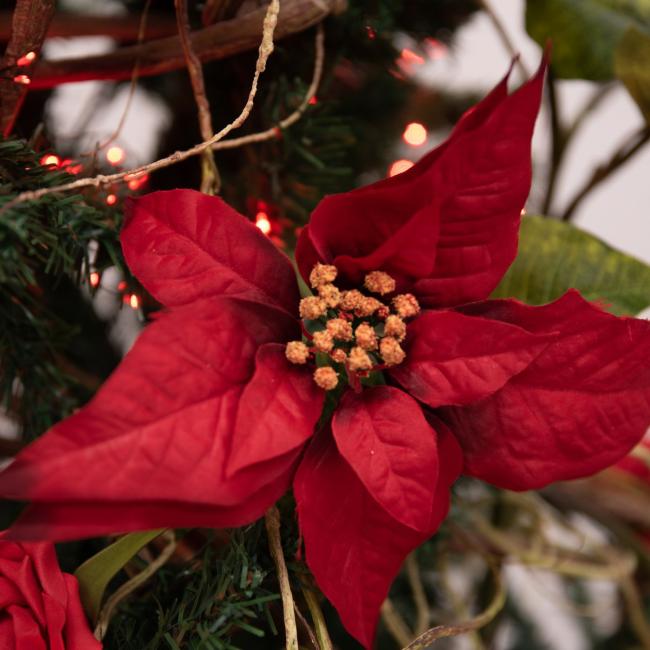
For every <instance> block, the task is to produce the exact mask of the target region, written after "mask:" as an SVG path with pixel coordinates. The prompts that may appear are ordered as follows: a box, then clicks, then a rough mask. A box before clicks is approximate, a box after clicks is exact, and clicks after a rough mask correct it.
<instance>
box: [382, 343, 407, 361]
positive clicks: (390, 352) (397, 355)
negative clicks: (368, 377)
mask: <svg viewBox="0 0 650 650" xmlns="http://www.w3.org/2000/svg"><path fill="white" fill-rule="evenodd" d="M379 352H380V354H381V356H382V358H383V360H384V363H385V364H386V365H387V366H396V365H397V364H399V363H402V361H404V357H405V356H406V353H405V352H404V350H402V348H401V346H400V344H399V343H398V342H397V339H394V338H393V337H392V336H387V337H385V338H383V339H382V340H381V341H380V342H379Z"/></svg>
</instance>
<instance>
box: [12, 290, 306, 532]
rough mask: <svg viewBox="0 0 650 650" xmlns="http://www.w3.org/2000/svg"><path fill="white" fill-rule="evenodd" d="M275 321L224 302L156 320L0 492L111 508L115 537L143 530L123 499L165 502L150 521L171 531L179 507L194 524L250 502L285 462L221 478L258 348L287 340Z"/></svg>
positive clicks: (270, 312)
mask: <svg viewBox="0 0 650 650" xmlns="http://www.w3.org/2000/svg"><path fill="white" fill-rule="evenodd" d="M283 314H284V312H281V311H278V310H276V309H273V308H269V307H265V306H263V305H260V304H258V303H249V302H245V301H240V300H236V299H230V298H221V299H213V300H205V301H202V302H197V303H194V304H193V305H190V306H187V307H184V308H178V309H176V310H174V311H173V312H171V313H169V314H165V315H163V316H161V317H160V318H159V319H158V320H157V321H156V322H154V323H152V324H151V325H149V326H148V327H147V328H146V329H145V331H144V332H143V334H142V335H141V336H140V338H139V339H138V340H137V342H136V344H135V346H134V347H133V349H132V350H131V352H130V353H129V354H128V355H127V356H126V357H125V359H124V360H123V361H122V363H121V364H120V366H119V367H118V369H117V370H116V371H115V373H114V374H113V375H112V376H111V377H110V378H109V380H108V381H107V382H106V384H105V385H104V386H103V387H102V389H101V390H100V391H99V392H98V394H97V395H96V396H95V398H94V399H93V400H92V401H91V402H90V403H89V404H88V405H87V406H86V407H84V408H83V409H81V410H80V411H78V412H77V413H75V414H74V415H73V416H71V417H70V418H68V419H67V420H64V421H63V422H61V423H59V424H58V425H56V426H55V427H54V428H53V429H52V430H51V431H50V432H48V433H47V434H45V436H43V437H42V438H40V439H39V440H38V441H36V442H35V443H34V444H32V445H31V446H30V447H28V448H27V449H26V450H25V451H24V452H22V453H21V454H20V455H19V456H18V458H17V459H16V461H15V462H14V463H13V464H12V465H10V466H9V467H8V468H7V469H6V470H5V471H4V472H3V473H1V474H0V494H2V495H3V496H5V497H8V498H14V499H19V500H29V501H34V502H38V503H42V502H46V503H52V504H58V505H59V506H61V507H63V506H65V505H70V506H72V507H73V510H72V511H74V508H76V507H81V506H85V505H87V504H94V507H96V509H97V512H98V513H99V511H100V509H101V507H102V506H103V507H105V508H108V509H109V510H110V509H111V508H113V507H114V510H115V512H114V513H113V516H112V520H111V522H110V523H111V524H113V525H115V529H116V530H121V531H124V530H127V529H129V528H135V527H138V528H146V527H148V525H149V524H150V523H151V519H150V518H147V517H146V516H144V517H143V520H142V521H139V520H137V518H135V517H134V516H133V515H132V513H129V512H128V508H126V507H124V506H125V504H133V505H134V507H135V508H136V510H137V507H139V506H143V508H141V509H140V510H138V513H139V514H140V515H146V512H147V508H146V507H148V506H149V505H151V504H155V505H157V506H158V507H159V510H158V511H157V512H161V511H163V510H164V508H163V506H164V507H167V506H169V507H168V508H167V509H166V510H165V512H166V513H167V514H166V516H165V519H164V521H161V522H159V523H160V525H165V526H177V525H189V524H190V520H191V515H190V514H189V513H191V508H189V507H188V509H187V513H188V516H184V515H183V513H182V512H181V513H180V514H181V516H182V521H183V523H181V522H180V521H179V520H178V519H177V517H178V516H179V511H180V510H182V508H180V507H179V506H180V505H181V504H187V505H188V506H197V507H198V510H197V513H198V514H197V518H198V519H199V520H200V522H205V520H206V518H205V516H203V515H202V514H201V513H203V512H204V511H206V509H209V508H217V509H218V508H224V507H225V508H226V510H227V509H228V508H230V507H231V506H235V505H237V504H239V503H241V502H244V501H246V500H248V499H249V498H250V497H251V496H252V495H253V494H254V493H255V492H257V491H258V490H259V489H260V488H261V487H263V486H265V485H267V484H270V483H271V482H273V481H275V480H276V479H277V478H278V476H279V475H284V474H285V473H286V472H287V468H288V467H289V466H290V465H291V463H292V462H293V460H294V457H283V458H281V459H277V462H276V461H273V462H269V463H261V464H259V465H258V466H257V467H256V468H255V469H254V470H251V471H249V472H242V473H241V475H239V476H238V477H237V479H236V480H226V479H225V476H224V470H225V460H226V454H227V452H228V450H229V448H230V445H231V436H232V432H233V430H234V425H235V417H236V413H237V406H238V402H239V398H240V396H241V394H242V391H243V390H244V385H245V383H246V382H247V381H248V380H249V378H250V377H251V376H252V374H253V372H254V358H255V353H256V351H257V349H258V347H259V346H260V345H261V344H263V343H266V342H269V341H277V340H286V338H287V337H290V336H295V334H296V329H295V328H296V324H295V322H294V321H293V320H292V319H289V318H288V316H285V315H283ZM295 453H296V454H297V453H298V452H295ZM285 481H288V478H287V479H285ZM174 504H176V507H174ZM262 505H263V506H264V507H267V506H268V505H270V503H269V502H266V503H263V504H262ZM264 507H261V509H260V510H259V512H257V513H256V514H255V516H259V515H260V514H261V513H262V512H263V511H264ZM122 508H124V510H123V514H124V524H123V525H122V524H120V521H121V519H120V517H121V516H122ZM199 515H200V516H199ZM156 516H158V515H156ZM252 518H255V517H252ZM107 520H108V516H107ZM145 520H146V521H145ZM58 523H60V524H62V525H63V526H64V527H67V528H66V530H67V533H66V534H69V535H70V536H72V534H73V533H74V530H75V528H74V527H75V526H79V530H82V529H84V526H87V525H88V522H86V521H83V520H82V521H68V522H65V521H59V522H58ZM239 523H241V522H239ZM196 525H201V523H198V522H197V524H196ZM221 525H224V523H222V524H221ZM227 525H232V524H227ZM45 532H47V530H45ZM53 534H57V533H53Z"/></svg>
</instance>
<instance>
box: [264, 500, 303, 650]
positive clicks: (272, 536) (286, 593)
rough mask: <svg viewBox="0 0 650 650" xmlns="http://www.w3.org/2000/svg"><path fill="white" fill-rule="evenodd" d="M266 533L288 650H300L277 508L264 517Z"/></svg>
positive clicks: (273, 508) (274, 507)
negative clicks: (276, 582)
mask: <svg viewBox="0 0 650 650" xmlns="http://www.w3.org/2000/svg"><path fill="white" fill-rule="evenodd" d="M264 521H265V524H266V533H267V535H268V538H269V549H270V551H271V556H272V557H273V561H274V562H275V568H276V570H277V572H278V582H279V583H280V594H281V596H282V610H283V612H284V630H285V635H286V649H287V650H298V630H297V628H296V614H295V612H294V607H295V604H294V601H293V594H292V593H291V584H290V583H289V572H288V571H287V565H286V563H285V561H284V553H283V552H282V540H281V539H280V513H279V511H278V509H277V507H276V506H273V507H271V508H269V509H268V510H267V512H266V515H265V516H264Z"/></svg>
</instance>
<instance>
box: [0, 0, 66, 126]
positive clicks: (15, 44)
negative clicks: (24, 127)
mask: <svg viewBox="0 0 650 650" xmlns="http://www.w3.org/2000/svg"><path fill="white" fill-rule="evenodd" d="M54 9H55V1H54V0H17V2H16V7H15V8H14V12H13V16H12V21H11V37H10V38H9V43H8V44H7V49H6V51H5V54H4V56H3V57H2V59H0V68H2V69H3V70H5V71H6V72H5V74H6V75H7V76H6V77H5V76H3V77H2V78H0V133H2V134H3V135H4V136H5V137H7V136H8V135H9V133H11V129H12V128H13V126H14V123H15V121H16V118H17V117H18V112H19V111H20V107H21V106H22V103H23V101H24V100H25V96H26V95H27V85H25V84H20V83H15V82H14V76H15V75H18V74H25V73H27V72H29V74H28V75H27V76H28V77H29V78H30V79H31V70H30V69H29V68H24V69H23V68H18V67H17V66H16V62H17V61H18V59H19V58H20V57H21V56H24V55H25V54H27V53H28V52H34V54H38V53H39V52H40V51H41V46H42V45H43V40H44V39H45V33H46V32H47V28H48V25H49V24H50V21H51V20H52V16H53V15H54Z"/></svg>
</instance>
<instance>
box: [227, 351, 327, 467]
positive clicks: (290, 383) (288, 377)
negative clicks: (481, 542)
mask: <svg viewBox="0 0 650 650" xmlns="http://www.w3.org/2000/svg"><path fill="white" fill-rule="evenodd" d="M324 400H325V391H323V390H322V389H321V388H319V387H318V386H317V385H316V383H315V382H314V380H313V378H312V376H311V372H310V371H309V369H308V368H306V367H301V366H296V365H294V364H291V363H289V362H288V361H287V358H286V356H285V354H284V346H282V345H279V344H277V343H267V344H266V345H263V346H262V347H260V349H259V350H258V351H257V358H256V368H255V375H254V376H253V378H252V379H251V380H250V381H249V382H248V385H247V386H246V388H245V389H244V392H243V393H242V396H241V399H240V400H239V408H238V410H237V422H236V425H235V433H234V435H233V440H232V443H233V444H232V449H231V451H230V456H229V459H228V467H227V474H228V475H229V476H232V475H234V474H235V473H236V472H238V471H240V470H242V469H243V468H246V467H250V466H252V465H255V464H257V463H259V462H262V461H266V460H270V459H272V458H275V457H277V456H282V455H284V454H286V453H288V452H291V451H294V450H296V449H298V448H300V447H301V446H302V445H303V444H304V443H305V442H306V441H307V440H308V439H309V438H310V437H311V435H312V433H313V432H314V426H315V425H316V423H317V422H318V419H319V418H320V415H321V412H322V410H323V401H324Z"/></svg>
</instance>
